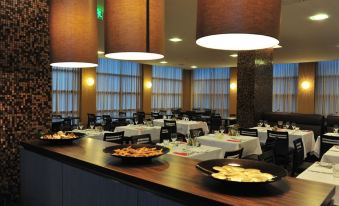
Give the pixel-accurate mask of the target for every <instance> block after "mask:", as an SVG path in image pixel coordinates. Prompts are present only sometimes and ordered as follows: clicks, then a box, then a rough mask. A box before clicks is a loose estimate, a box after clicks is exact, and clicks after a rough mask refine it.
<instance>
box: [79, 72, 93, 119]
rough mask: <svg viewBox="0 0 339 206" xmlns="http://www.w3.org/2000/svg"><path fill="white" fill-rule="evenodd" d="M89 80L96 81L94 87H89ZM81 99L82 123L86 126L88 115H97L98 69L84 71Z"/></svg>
mask: <svg viewBox="0 0 339 206" xmlns="http://www.w3.org/2000/svg"><path fill="white" fill-rule="evenodd" d="M88 78H93V79H94V85H92V86H89V85H87V79H88ZM80 98H81V101H80V102H81V104H80V121H81V122H82V123H83V124H84V125H85V126H86V125H87V120H88V119H87V114H88V113H91V114H96V68H86V69H82V71H81V97H80Z"/></svg>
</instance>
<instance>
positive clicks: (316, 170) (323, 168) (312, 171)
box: [297, 162, 339, 205]
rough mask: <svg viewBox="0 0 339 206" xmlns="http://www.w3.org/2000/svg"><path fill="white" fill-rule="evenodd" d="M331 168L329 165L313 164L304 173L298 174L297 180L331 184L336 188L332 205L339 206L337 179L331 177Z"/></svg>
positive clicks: (338, 183) (338, 181) (338, 180)
mask: <svg viewBox="0 0 339 206" xmlns="http://www.w3.org/2000/svg"><path fill="white" fill-rule="evenodd" d="M332 167H333V166H332V165H331V164H322V163H321V162H315V163H313V164H312V165H311V166H310V167H308V168H307V169H306V170H305V171H303V172H302V173H300V174H299V175H298V176H297V178H298V179H303V180H309V181H313V182H320V183H326V184H331V185H334V186H335V187H336V189H335V195H334V198H333V200H334V205H339V177H335V176H334V175H333V168H332Z"/></svg>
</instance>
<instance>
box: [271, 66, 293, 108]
mask: <svg viewBox="0 0 339 206" xmlns="http://www.w3.org/2000/svg"><path fill="white" fill-rule="evenodd" d="M298 72H299V64H275V65H273V105H272V110H273V111H274V112H276V111H279V112H295V111H296V108H297V94H298Z"/></svg>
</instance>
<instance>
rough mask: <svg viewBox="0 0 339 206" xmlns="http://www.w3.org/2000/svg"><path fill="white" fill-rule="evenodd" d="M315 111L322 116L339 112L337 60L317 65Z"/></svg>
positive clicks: (338, 68) (338, 69)
mask: <svg viewBox="0 0 339 206" xmlns="http://www.w3.org/2000/svg"><path fill="white" fill-rule="evenodd" d="M315 110H316V113H318V114H322V115H328V114H336V113H338V112H339V60H335V61H326V62H319V63H318V66H317V71H316V89H315Z"/></svg>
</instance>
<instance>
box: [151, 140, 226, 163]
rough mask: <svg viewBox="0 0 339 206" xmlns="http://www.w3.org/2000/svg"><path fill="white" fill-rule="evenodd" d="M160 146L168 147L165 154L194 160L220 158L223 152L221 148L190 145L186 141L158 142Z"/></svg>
mask: <svg viewBox="0 0 339 206" xmlns="http://www.w3.org/2000/svg"><path fill="white" fill-rule="evenodd" d="M158 145H160V146H164V147H167V148H169V149H170V151H169V152H168V153H167V154H170V155H175V156H180V157H186V158H191V159H196V160H201V161H205V160H211V159H222V158H224V153H223V152H222V149H221V148H218V147H211V146H207V145H200V146H191V145H188V144H187V143H186V142H179V141H176V142H163V143H158Z"/></svg>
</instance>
